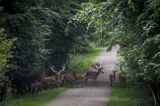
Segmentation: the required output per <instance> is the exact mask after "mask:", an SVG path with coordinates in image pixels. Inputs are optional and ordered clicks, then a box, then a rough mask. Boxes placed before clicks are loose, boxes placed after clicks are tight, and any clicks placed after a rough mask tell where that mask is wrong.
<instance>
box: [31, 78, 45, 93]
mask: <svg viewBox="0 0 160 106" xmlns="http://www.w3.org/2000/svg"><path fill="white" fill-rule="evenodd" d="M30 89H31V93H32V94H34V93H37V92H39V91H40V90H41V89H42V83H41V82H37V81H36V82H34V83H33V84H31V88H30Z"/></svg>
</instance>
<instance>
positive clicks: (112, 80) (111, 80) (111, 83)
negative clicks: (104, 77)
mask: <svg viewBox="0 0 160 106" xmlns="http://www.w3.org/2000/svg"><path fill="white" fill-rule="evenodd" d="M112 72H113V73H112V74H109V79H110V86H111V87H112V86H113V82H114V81H115V80H116V72H117V70H113V71H112Z"/></svg>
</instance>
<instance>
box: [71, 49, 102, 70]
mask: <svg viewBox="0 0 160 106" xmlns="http://www.w3.org/2000/svg"><path fill="white" fill-rule="evenodd" d="M102 50H104V48H95V49H93V50H92V51H91V52H90V53H87V54H78V55H73V56H72V58H71V61H70V64H69V68H68V70H70V71H80V72H83V71H85V70H87V69H88V68H89V67H90V66H91V64H92V63H93V61H94V60H95V59H96V57H97V56H98V55H99V53H100V52H101V51H102Z"/></svg>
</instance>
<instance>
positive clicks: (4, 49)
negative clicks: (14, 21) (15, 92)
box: [0, 28, 15, 100]
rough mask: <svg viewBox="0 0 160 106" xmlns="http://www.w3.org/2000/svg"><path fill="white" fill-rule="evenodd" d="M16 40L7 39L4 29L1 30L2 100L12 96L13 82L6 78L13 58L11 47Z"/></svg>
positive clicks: (0, 89) (0, 81)
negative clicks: (7, 68) (8, 64)
mask: <svg viewBox="0 0 160 106" xmlns="http://www.w3.org/2000/svg"><path fill="white" fill-rule="evenodd" d="M14 41H15V39H7V37H6V35H5V34H4V29H3V28H0V100H3V99H7V97H8V95H10V94H11V82H10V81H9V79H8V77H6V76H5V73H6V72H5V68H6V66H7V62H8V59H9V58H11V47H12V45H13V42H14Z"/></svg>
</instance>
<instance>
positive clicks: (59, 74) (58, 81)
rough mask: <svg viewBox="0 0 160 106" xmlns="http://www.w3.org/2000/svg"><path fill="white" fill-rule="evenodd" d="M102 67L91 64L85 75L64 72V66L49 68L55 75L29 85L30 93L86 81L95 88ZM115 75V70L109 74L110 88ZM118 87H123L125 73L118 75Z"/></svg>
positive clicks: (80, 83) (80, 84)
mask: <svg viewBox="0 0 160 106" xmlns="http://www.w3.org/2000/svg"><path fill="white" fill-rule="evenodd" d="M103 69H104V67H103V65H102V64H100V63H98V62H97V63H94V64H92V67H91V68H90V69H89V70H87V71H86V72H85V73H80V72H68V71H65V65H63V66H62V68H61V69H60V70H56V68H55V66H54V65H52V66H50V70H51V71H52V72H54V73H55V75H52V76H43V77H42V78H41V80H40V81H36V82H34V83H33V84H31V87H30V88H31V93H32V94H34V93H37V92H38V91H40V90H42V89H49V88H53V87H58V86H60V85H63V86H71V87H73V85H74V86H76V85H77V86H81V87H83V85H87V84H88V80H92V84H94V85H95V86H97V78H98V76H99V75H100V74H101V73H104V72H103ZM116 73H117V70H113V71H112V73H111V74H109V79H110V86H111V87H112V86H113V83H114V82H115V81H116ZM118 78H119V82H120V86H125V84H126V78H127V74H126V73H125V72H121V73H119V74H118Z"/></svg>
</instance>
